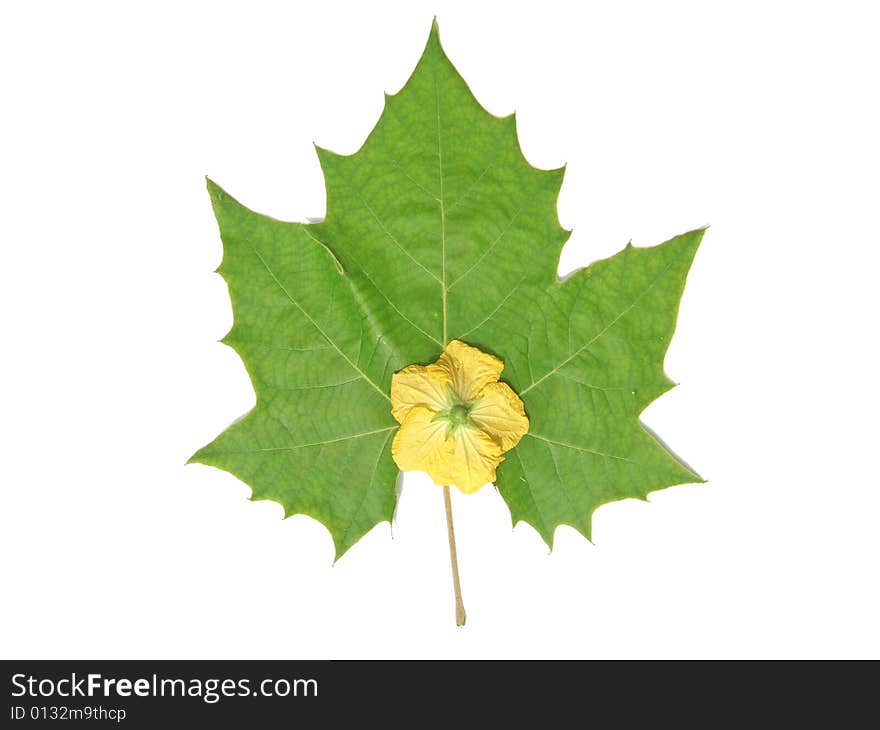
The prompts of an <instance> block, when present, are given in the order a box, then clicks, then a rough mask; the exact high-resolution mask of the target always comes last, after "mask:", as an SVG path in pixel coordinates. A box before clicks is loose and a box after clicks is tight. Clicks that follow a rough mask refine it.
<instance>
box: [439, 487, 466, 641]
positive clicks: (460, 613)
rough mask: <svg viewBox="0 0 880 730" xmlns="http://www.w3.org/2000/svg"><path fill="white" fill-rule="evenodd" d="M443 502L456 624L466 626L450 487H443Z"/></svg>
mask: <svg viewBox="0 0 880 730" xmlns="http://www.w3.org/2000/svg"><path fill="white" fill-rule="evenodd" d="M443 503H444V504H445V505H446V530H447V532H448V533H449V560H450V562H451V563H452V589H453V591H454V592H455V625H456V626H464V622H465V621H466V620H467V614H466V613H465V611H464V602H463V601H462V600H461V581H460V580H459V578H458V553H457V552H456V550H455V527H454V526H453V524H452V497H451V495H450V494H449V487H443Z"/></svg>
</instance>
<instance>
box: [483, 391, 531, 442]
mask: <svg viewBox="0 0 880 730" xmlns="http://www.w3.org/2000/svg"><path fill="white" fill-rule="evenodd" d="M470 417H471V420H472V421H473V422H474V423H476V424H477V426H479V427H480V429H481V430H482V431H485V432H486V433H487V434H488V435H489V436H491V437H492V438H493V439H495V441H497V442H498V443H499V444H500V445H501V450H502V451H508V450H509V449H512V448H513V447H514V446H516V445H517V444H518V443H519V440H520V439H521V438H522V437H523V436H525V434H526V431H528V430H529V419H528V417H527V416H526V412H525V409H524V408H523V402H522V400H520V397H519V396H518V395H517V394H516V393H514V391H513V389H512V388H511V387H510V386H509V385H508V384H507V383H489V384H488V385H487V386H486V387H484V388H483V390H482V391H480V394H479V396H477V400H476V401H475V402H474V404H473V405H472V406H471V410H470Z"/></svg>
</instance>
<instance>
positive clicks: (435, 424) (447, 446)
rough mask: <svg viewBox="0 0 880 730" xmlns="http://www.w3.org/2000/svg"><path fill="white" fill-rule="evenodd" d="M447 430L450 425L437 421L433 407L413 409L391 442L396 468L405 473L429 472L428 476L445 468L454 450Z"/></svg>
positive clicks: (416, 407)
mask: <svg viewBox="0 0 880 730" xmlns="http://www.w3.org/2000/svg"><path fill="white" fill-rule="evenodd" d="M447 430H448V424H447V423H446V422H445V421H440V420H434V412H433V411H432V410H431V409H430V408H425V407H424V406H415V407H413V408H410V410H409V413H408V414H407V416H406V419H405V420H404V421H403V423H402V424H401V426H400V428H399V429H398V431H397V433H396V434H395V435H394V441H392V443H391V455H392V456H393V457H394V461H395V463H396V464H397V466H399V467H400V468H401V469H402V470H403V471H426V472H428V473H429V474H431V473H432V472H435V471H437V470H438V469H442V467H443V465H444V464H445V463H447V462H448V461H449V460H450V459H451V458H452V454H453V451H454V449H455V444H454V443H453V441H452V439H450V438H447ZM432 476H433V475H432Z"/></svg>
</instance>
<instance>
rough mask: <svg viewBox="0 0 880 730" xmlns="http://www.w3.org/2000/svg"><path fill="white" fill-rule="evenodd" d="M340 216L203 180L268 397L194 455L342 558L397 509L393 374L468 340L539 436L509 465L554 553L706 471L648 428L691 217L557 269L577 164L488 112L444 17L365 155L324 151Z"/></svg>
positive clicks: (505, 484)
mask: <svg viewBox="0 0 880 730" xmlns="http://www.w3.org/2000/svg"><path fill="white" fill-rule="evenodd" d="M318 156H319V159H320V162H321V166H322V168H323V171H324V175H325V178H326V187H327V215H326V218H325V220H324V221H323V222H320V223H315V224H302V223H285V222H280V221H277V220H274V219H272V218H268V217H266V216H262V215H259V214H257V213H254V212H252V211H250V210H248V209H247V208H245V207H244V206H242V205H241V204H240V203H238V202H237V201H236V200H234V199H233V198H232V197H230V196H229V195H228V193H226V192H225V191H223V190H222V189H220V188H219V187H218V186H216V185H215V184H213V183H210V182H209V184H208V188H209V192H210V194H211V200H212V202H213V205H214V211H215V214H216V217H217V221H218V224H219V227H220V232H221V237H222V239H223V246H224V255H223V262H222V264H221V266H220V268H219V269H218V271H219V273H220V274H222V275H223V277H224V278H225V280H226V282H227V284H228V286H229V292H230V297H231V299H232V306H233V313H234V325H233V327H232V330H231V331H230V332H229V334H228V335H227V336H226V337H225V338H224V342H225V343H226V344H228V345H230V346H231V347H233V348H234V349H235V350H236V352H238V353H239V355H240V356H241V358H242V360H243V362H244V364H245V366H246V368H247V370H248V373H249V374H250V377H251V380H252V382H253V384H254V389H255V391H256V397H257V402H256V406H255V408H254V409H253V410H252V411H251V412H250V413H249V414H247V416H245V417H244V418H243V419H241V420H240V421H238V422H237V423H235V424H233V425H232V426H231V427H230V428H229V429H227V430H226V431H224V432H223V433H222V434H221V435H220V436H219V437H218V438H217V439H216V440H215V441H213V442H212V443H210V444H209V445H207V446H206V447H204V448H203V449H201V450H200V451H199V452H197V453H196V454H195V455H194V456H193V458H192V461H195V462H199V463H203V464H208V465H211V466H216V467H219V468H221V469H225V470H227V471H229V472H231V473H232V474H235V475H236V476H237V477H239V478H240V479H241V480H242V481H244V482H245V483H247V484H249V485H250V486H251V488H252V490H253V499H272V500H275V501H277V502H280V503H281V504H282V505H283V506H284V509H285V514H286V515H290V514H297V513H302V514H307V515H310V516H312V517H314V518H315V519H318V520H320V521H321V522H322V523H323V524H324V525H326V526H327V528H328V529H329V531H330V533H331V535H332V537H333V540H334V543H335V546H336V552H337V557H338V556H340V555H342V554H343V553H344V552H345V551H346V550H347V549H348V548H349V547H351V546H352V545H353V544H354V543H355V542H356V541H357V540H358V539H359V538H360V537H362V536H363V535H364V534H365V533H366V532H368V531H369V530H370V529H371V528H372V527H373V526H374V525H376V524H377V523H379V522H382V521H385V520H390V519H391V517H392V515H393V512H394V507H395V502H396V494H395V483H396V476H397V467H396V466H395V464H394V462H393V460H392V457H391V450H390V446H391V440H392V438H393V436H394V431H395V429H396V422H395V420H394V419H393V418H392V416H391V413H390V401H389V395H388V394H389V391H390V382H391V376H392V374H393V373H394V372H396V371H397V370H399V369H401V368H403V367H405V366H407V365H410V364H413V363H428V362H432V361H434V360H435V359H436V358H437V356H438V355H439V353H440V351H441V350H442V348H443V345H444V344H445V343H446V342H448V341H450V340H452V339H460V340H463V341H465V342H468V343H470V344H473V345H475V346H477V347H479V348H480V349H482V350H485V351H487V352H492V353H494V354H496V355H497V356H498V357H500V358H501V359H502V360H504V362H505V371H504V378H505V379H506V380H507V381H508V382H509V383H510V384H511V386H512V387H513V388H514V389H515V390H516V391H517V392H518V393H519V394H520V396H521V397H522V399H523V401H524V403H525V406H526V412H527V413H528V415H529V418H530V420H531V428H530V431H529V433H528V434H527V435H526V437H525V438H523V440H522V441H521V442H520V444H519V445H518V446H517V447H516V448H514V449H513V450H512V451H510V452H508V453H507V454H506V461H505V462H504V463H503V464H502V466H501V467H500V469H499V472H498V483H497V486H498V488H499V490H500V492H501V494H502V496H503V497H504V499H505V500H506V501H507V503H508V505H509V507H510V510H511V514H512V517H513V520H514V522H518V521H520V520H524V521H526V522H527V523H529V524H531V525H532V526H534V527H535V528H536V529H537V530H538V532H539V533H540V534H541V536H542V537H543V538H544V540H545V541H547V543H548V544H550V545H552V541H553V534H554V530H555V528H556V527H557V526H558V525H560V524H568V525H571V526H573V527H575V528H576V529H578V530H579V531H581V532H582V533H583V534H585V535H587V536H589V532H590V519H591V515H592V512H593V511H594V510H595V508H596V507H598V506H599V505H601V504H603V503H605V502H609V501H612V500H617V499H623V498H626V497H639V498H644V497H645V495H646V494H647V493H648V492H650V491H652V490H656V489H660V488H662V487H666V486H670V485H673V484H681V483H685V482H693V481H700V478H699V477H698V476H697V475H696V474H695V473H694V472H693V471H691V470H690V469H689V468H688V467H686V466H685V465H684V464H683V463H682V462H681V461H680V460H678V459H677V458H676V457H675V456H674V455H673V454H672V453H671V452H670V451H669V450H668V449H666V448H665V447H664V446H663V445H662V444H661V443H660V442H659V441H658V440H657V439H656V438H654V437H653V436H652V435H651V434H649V433H648V432H647V431H646V430H645V429H644V427H643V426H642V425H641V424H640V423H639V414H640V413H641V412H642V410H644V408H645V407H646V406H647V405H648V404H649V403H651V401H653V400H654V399H655V398H657V397H658V396H659V395H661V394H662V393H664V392H665V391H666V390H668V389H669V388H670V387H671V385H672V384H671V382H670V381H669V379H668V378H667V377H666V375H665V374H664V372H663V365H662V364H663V358H664V355H665V352H666V348H667V347H668V344H669V340H670V338H671V336H672V333H673V330H674V327H675V319H676V314H677V311H678V303H679V300H680V297H681V293H682V289H683V287H684V282H685V278H686V276H687V272H688V269H689V267H690V264H691V261H692V259H693V256H694V253H695V252H696V249H697V246H698V245H699V242H700V239H701V237H702V231H701V230H700V231H693V232H691V233H687V234H685V235H683V236H679V237H677V238H674V239H672V240H671V241H668V242H666V243H664V244H662V245H660V246H656V247H653V248H644V249H642V248H633V247H631V246H628V247H627V248H626V249H625V250H624V251H622V252H620V253H619V254H617V255H615V256H613V257H611V258H610V259H607V260H605V261H600V262H597V263H594V264H593V265H591V266H590V267H589V268H587V269H583V270H581V271H578V272H576V273H575V274H574V275H572V276H570V277H568V278H567V279H565V280H564V281H559V280H558V278H557V276H556V270H557V264H558V260H559V254H560V251H561V248H562V246H563V244H564V243H565V241H566V240H567V237H568V232H567V231H565V230H564V229H563V228H562V227H561V226H560V225H559V221H558V218H557V215H556V200H557V196H558V193H559V188H560V186H561V184H562V178H563V170H562V169H557V170H538V169H536V168H534V167H532V166H531V165H529V163H528V162H527V161H526V160H525V158H524V157H523V155H522V152H521V150H520V147H519V144H518V141H517V136H516V126H515V119H514V117H513V115H511V116H508V117H504V118H497V117H494V116H492V115H491V114H489V113H488V112H486V111H485V110H484V109H483V108H482V107H481V106H480V105H479V103H478V102H477V101H476V99H475V98H474V97H473V95H472V94H471V92H470V90H469V89H468V87H467V85H466V84H465V82H464V80H463V79H462V78H461V76H460V75H459V74H458V72H457V71H456V70H455V68H454V67H453V66H452V64H451V63H450V62H449V60H448V59H447V57H446V55H445V53H444V52H443V50H442V48H441V47H440V42H439V37H438V34H437V27H436V23H435V24H434V26H433V27H432V30H431V34H430V37H429V39H428V44H427V46H426V48H425V51H424V53H423V55H422V57H421V59H420V60H419V63H418V65H417V66H416V69H415V71H414V72H413V74H412V76H411V77H410V79H409V80H408V81H407V83H406V85H405V86H404V88H403V89H402V90H401V91H400V92H398V93H397V94H395V95H390V96H386V101H385V109H384V111H383V113H382V116H381V118H380V119H379V122H378V123H377V125H376V127H375V129H374V130H373V131H372V133H371V134H370V136H369V138H368V139H367V141H366V142H365V143H364V145H363V147H362V148H361V149H360V150H359V151H358V152H356V153H355V154H353V155H348V156H343V155H337V154H334V153H332V152H329V151H327V150H323V149H318Z"/></svg>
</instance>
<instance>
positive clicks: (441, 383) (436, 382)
mask: <svg viewBox="0 0 880 730" xmlns="http://www.w3.org/2000/svg"><path fill="white" fill-rule="evenodd" d="M449 383H450V380H449V378H448V377H447V376H446V374H445V373H443V372H433V371H429V369H428V368H426V367H425V366H424V365H410V366H409V367H406V368H404V369H403V370H401V371H400V372H399V373H394V375H392V376H391V415H392V416H394V417H395V418H396V419H397V421H398V423H403V422H404V421H405V420H406V417H407V415H409V412H410V410H411V409H412V408H415V407H416V406H424V407H426V408H430V409H431V410H432V411H434V412H435V413H436V412H437V411H442V410H444V409H445V408H448V407H449V406H450V405H451V404H450V403H449V402H448V390H447V387H446V386H447V385H448V384H449Z"/></svg>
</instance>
